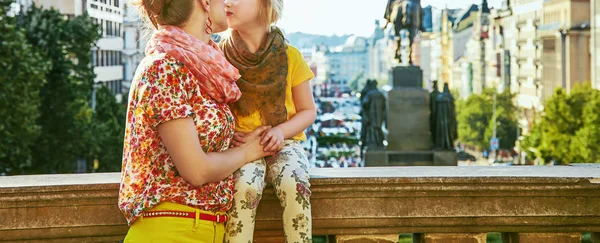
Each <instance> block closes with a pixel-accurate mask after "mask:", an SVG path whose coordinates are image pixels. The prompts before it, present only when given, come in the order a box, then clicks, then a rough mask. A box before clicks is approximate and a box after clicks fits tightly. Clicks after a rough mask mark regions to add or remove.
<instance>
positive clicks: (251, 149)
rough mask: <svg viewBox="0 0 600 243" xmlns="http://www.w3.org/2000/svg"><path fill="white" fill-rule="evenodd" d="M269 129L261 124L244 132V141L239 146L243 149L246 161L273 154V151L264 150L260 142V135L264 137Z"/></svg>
mask: <svg viewBox="0 0 600 243" xmlns="http://www.w3.org/2000/svg"><path fill="white" fill-rule="evenodd" d="M269 129H271V127H270V126H262V127H259V128H257V129H255V130H254V131H252V132H251V133H248V134H246V136H245V137H244V140H245V142H244V143H242V144H240V148H241V149H243V150H244V154H245V158H246V163H248V162H252V161H255V160H257V159H260V158H264V157H266V156H271V155H273V154H275V151H269V150H265V148H264V146H263V145H262V143H261V137H264V135H265V134H266V131H268V130H269ZM234 136H235V135H234Z"/></svg>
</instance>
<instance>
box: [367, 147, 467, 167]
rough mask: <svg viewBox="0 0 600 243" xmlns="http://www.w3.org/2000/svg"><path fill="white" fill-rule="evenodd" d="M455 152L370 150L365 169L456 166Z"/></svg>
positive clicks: (456, 156) (456, 155) (456, 157)
mask: <svg viewBox="0 0 600 243" xmlns="http://www.w3.org/2000/svg"><path fill="white" fill-rule="evenodd" d="M457 161H458V154H457V153H456V152H455V151H433V150H429V151H394V150H368V151H367V152H366V153H365V167H377V166H456V164H457Z"/></svg>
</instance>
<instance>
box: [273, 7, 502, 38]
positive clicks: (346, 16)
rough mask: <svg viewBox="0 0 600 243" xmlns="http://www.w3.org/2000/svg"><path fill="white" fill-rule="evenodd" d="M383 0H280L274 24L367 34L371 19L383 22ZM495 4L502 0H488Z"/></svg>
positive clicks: (322, 31)
mask: <svg viewBox="0 0 600 243" xmlns="http://www.w3.org/2000/svg"><path fill="white" fill-rule="evenodd" d="M386 3H387V0H284V6H283V16H282V19H281V20H280V21H279V23H278V24H277V25H278V26H279V27H281V28H282V29H284V30H285V31H286V32H287V33H292V32H298V31H300V32H304V33H310V34H320V35H333V34H337V35H343V34H354V35H358V36H369V35H371V33H372V32H373V29H374V27H375V20H380V23H382V24H384V20H383V13H384V11H385V5H386ZM470 4H481V0H422V1H421V6H423V7H425V6H427V5H432V6H434V7H436V8H444V7H446V5H447V6H448V8H466V7H467V6H469V5H470ZM488 4H489V6H490V8H491V7H494V8H499V7H500V6H501V5H502V0H488Z"/></svg>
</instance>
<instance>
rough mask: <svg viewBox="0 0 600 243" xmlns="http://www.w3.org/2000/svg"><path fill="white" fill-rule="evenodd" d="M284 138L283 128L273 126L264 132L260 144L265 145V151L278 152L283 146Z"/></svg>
mask: <svg viewBox="0 0 600 243" xmlns="http://www.w3.org/2000/svg"><path fill="white" fill-rule="evenodd" d="M283 140H284V136H283V131H282V130H281V128H278V127H273V128H270V129H267V130H266V131H265V132H264V133H263V135H262V138H261V140H260V144H261V145H263V146H264V147H265V148H264V150H265V152H267V151H269V152H278V151H279V150H281V149H282V148H283Z"/></svg>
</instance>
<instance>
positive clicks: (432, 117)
mask: <svg viewBox="0 0 600 243" xmlns="http://www.w3.org/2000/svg"><path fill="white" fill-rule="evenodd" d="M432 88H433V91H431V93H429V111H430V113H429V131H430V132H431V142H432V143H433V144H435V129H436V126H437V124H436V113H435V111H436V109H435V107H436V106H435V105H436V103H437V102H436V101H437V97H438V95H439V94H440V91H439V89H438V81H437V80H433V87H432Z"/></svg>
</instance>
